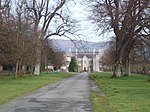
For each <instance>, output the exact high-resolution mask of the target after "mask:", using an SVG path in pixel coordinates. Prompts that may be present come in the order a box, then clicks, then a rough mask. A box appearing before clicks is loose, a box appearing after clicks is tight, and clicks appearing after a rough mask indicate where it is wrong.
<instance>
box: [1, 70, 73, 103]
mask: <svg viewBox="0 0 150 112" xmlns="http://www.w3.org/2000/svg"><path fill="white" fill-rule="evenodd" d="M73 74H74V73H65V72H51V73H49V74H45V73H43V74H42V75H40V76H23V77H18V78H13V77H12V76H1V77H0V104H3V103H6V102H8V101H10V100H11V99H13V98H15V97H17V96H21V95H23V94H25V93H29V92H31V91H34V90H37V89H38V88H40V87H42V86H44V85H47V84H49V83H52V82H55V81H57V80H59V79H62V78H65V77H69V76H71V75H73Z"/></svg>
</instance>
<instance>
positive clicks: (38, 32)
mask: <svg viewBox="0 0 150 112" xmlns="http://www.w3.org/2000/svg"><path fill="white" fill-rule="evenodd" d="M65 3H66V1H65V0H56V1H50V0H41V1H38V0H30V1H27V7H28V9H29V10H30V12H31V13H30V14H31V15H30V17H31V18H32V19H33V23H34V25H33V27H34V37H35V41H36V44H37V45H36V61H37V62H36V65H35V71H34V74H36V75H39V74H40V63H41V48H42V45H41V41H43V40H44V39H47V38H48V37H51V36H54V35H58V36H63V35H65V33H66V32H70V33H71V31H72V29H74V28H73V27H72V26H71V25H70V24H72V22H71V21H70V18H69V16H64V13H63V10H62V7H63V6H64V4H65Z"/></svg>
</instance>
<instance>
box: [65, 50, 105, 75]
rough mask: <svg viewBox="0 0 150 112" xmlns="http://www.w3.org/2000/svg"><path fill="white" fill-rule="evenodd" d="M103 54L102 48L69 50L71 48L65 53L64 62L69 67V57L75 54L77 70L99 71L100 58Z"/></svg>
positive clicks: (100, 67) (100, 66)
mask: <svg viewBox="0 0 150 112" xmlns="http://www.w3.org/2000/svg"><path fill="white" fill-rule="evenodd" d="M103 54H104V50H103V49H99V51H96V50H95V49H93V52H90V51H89V52H78V50H76V52H71V49H69V50H68V52H66V54H65V62H66V68H68V67H69V64H70V61H71V57H73V56H75V57H76V59H77V61H78V71H79V72H81V71H88V72H94V71H97V72H100V71H103V69H102V64H101V58H102V55H103Z"/></svg>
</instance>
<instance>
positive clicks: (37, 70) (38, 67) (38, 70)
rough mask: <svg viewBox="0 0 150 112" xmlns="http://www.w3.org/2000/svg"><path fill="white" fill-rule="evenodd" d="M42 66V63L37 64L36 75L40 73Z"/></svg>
mask: <svg viewBox="0 0 150 112" xmlns="http://www.w3.org/2000/svg"><path fill="white" fill-rule="evenodd" d="M40 67H41V64H40V63H39V64H36V65H35V69H34V75H40Z"/></svg>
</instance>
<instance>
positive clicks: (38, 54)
mask: <svg viewBox="0 0 150 112" xmlns="http://www.w3.org/2000/svg"><path fill="white" fill-rule="evenodd" d="M40 68H41V42H40V39H37V48H36V64H35V69H34V75H40Z"/></svg>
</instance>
